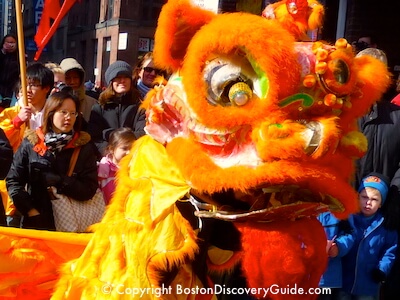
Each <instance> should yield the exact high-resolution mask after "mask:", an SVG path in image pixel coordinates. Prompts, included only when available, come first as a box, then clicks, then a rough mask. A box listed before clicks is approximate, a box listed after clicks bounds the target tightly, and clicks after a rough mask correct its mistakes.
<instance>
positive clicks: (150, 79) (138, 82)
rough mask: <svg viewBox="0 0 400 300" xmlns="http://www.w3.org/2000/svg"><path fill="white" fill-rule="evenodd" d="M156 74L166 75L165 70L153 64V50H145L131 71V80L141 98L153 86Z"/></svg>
mask: <svg viewBox="0 0 400 300" xmlns="http://www.w3.org/2000/svg"><path fill="white" fill-rule="evenodd" d="M157 76H163V77H164V78H165V77H166V72H165V71H163V70H161V69H158V68H156V67H155V66H154V62H153V52H147V53H146V54H145V55H143V57H142V58H141V59H140V60H139V61H138V63H137V65H136V68H135V70H134V71H133V82H134V84H135V86H136V87H137V89H138V90H139V92H140V96H141V97H142V99H144V98H145V97H146V94H147V92H148V91H149V90H151V89H152V88H153V87H154V84H155V82H154V80H155V79H156V77H157Z"/></svg>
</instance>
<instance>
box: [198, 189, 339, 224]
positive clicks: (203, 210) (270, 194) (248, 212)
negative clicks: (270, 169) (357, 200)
mask: <svg viewBox="0 0 400 300" xmlns="http://www.w3.org/2000/svg"><path fill="white" fill-rule="evenodd" d="M231 194H232V193H231ZM233 197H234V198H235V199H233V201H232V199H231V200H230V201H229V205H226V204H221V203H218V200H214V198H213V197H212V196H204V195H199V194H196V196H195V197H194V196H191V198H190V202H191V203H192V204H193V205H194V206H196V207H197V208H198V211H196V213H195V214H196V216H198V217H200V218H215V219H220V220H225V221H257V222H271V221H275V220H283V219H287V220H296V219H299V218H302V217H309V216H315V215H318V214H320V213H322V212H324V211H327V210H331V211H334V212H342V211H343V210H344V206H343V204H342V203H341V202H340V201H339V200H338V199H336V198H335V197H333V196H331V195H327V194H322V193H318V194H317V193H313V192H311V191H310V190H307V189H303V188H301V187H300V186H295V185H289V186H284V185H277V186H269V187H265V188H258V189H254V190H251V191H249V192H248V193H241V192H233ZM198 199H200V200H201V201H199V200H198ZM202 201H204V202H202ZM238 201H240V202H241V204H242V205H239V206H240V207H238V206H237V205H236V206H235V205H234V203H237V202H238ZM232 204H233V205H232ZM246 206H247V209H243V208H244V207H246Z"/></svg>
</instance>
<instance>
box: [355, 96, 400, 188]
mask: <svg viewBox="0 0 400 300" xmlns="http://www.w3.org/2000/svg"><path fill="white" fill-rule="evenodd" d="M358 125H359V129H360V131H361V132H362V133H363V134H364V135H365V136H366V137H367V140H368V150H367V152H366V153H365V155H364V156H363V157H362V158H361V159H359V160H358V161H357V173H356V187H357V189H358V185H359V183H360V181H361V179H362V178H364V177H365V176H366V175H368V174H369V173H371V172H378V173H381V174H384V175H386V176H388V177H389V178H390V180H391V185H395V186H397V187H398V188H399V189H400V107H399V106H397V105H395V104H392V103H390V102H388V101H384V100H383V101H380V102H378V103H377V104H375V105H374V106H373V107H372V109H371V111H370V113H369V114H367V115H365V116H364V117H362V118H361V119H359V121H358Z"/></svg>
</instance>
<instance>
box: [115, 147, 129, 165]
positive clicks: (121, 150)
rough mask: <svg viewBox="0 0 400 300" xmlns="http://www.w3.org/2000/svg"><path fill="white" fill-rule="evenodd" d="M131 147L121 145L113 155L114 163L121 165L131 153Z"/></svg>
mask: <svg viewBox="0 0 400 300" xmlns="http://www.w3.org/2000/svg"><path fill="white" fill-rule="evenodd" d="M131 146H132V145H131V144H130V143H119V144H118V146H117V147H115V149H114V151H113V153H112V154H113V162H114V163H115V164H119V162H120V161H121V159H122V158H123V157H124V156H126V155H127V154H128V153H129V151H130V150H131Z"/></svg>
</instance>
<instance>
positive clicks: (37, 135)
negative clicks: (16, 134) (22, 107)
mask: <svg viewBox="0 0 400 300" xmlns="http://www.w3.org/2000/svg"><path fill="white" fill-rule="evenodd" d="M24 137H26V138H27V140H28V141H29V142H30V143H31V144H32V145H34V147H33V150H34V151H35V152H37V153H39V155H44V153H45V152H46V151H47V147H46V145H45V143H44V134H43V131H42V129H41V128H38V129H36V130H32V129H28V130H27V131H26V132H25V135H24ZM90 139H91V137H90V134H89V133H87V132H85V131H81V132H76V133H75V134H74V137H73V138H72V140H71V141H70V142H69V143H68V144H67V145H66V146H65V148H66V149H68V148H75V147H80V146H83V145H86V144H87V143H89V141H90Z"/></svg>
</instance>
